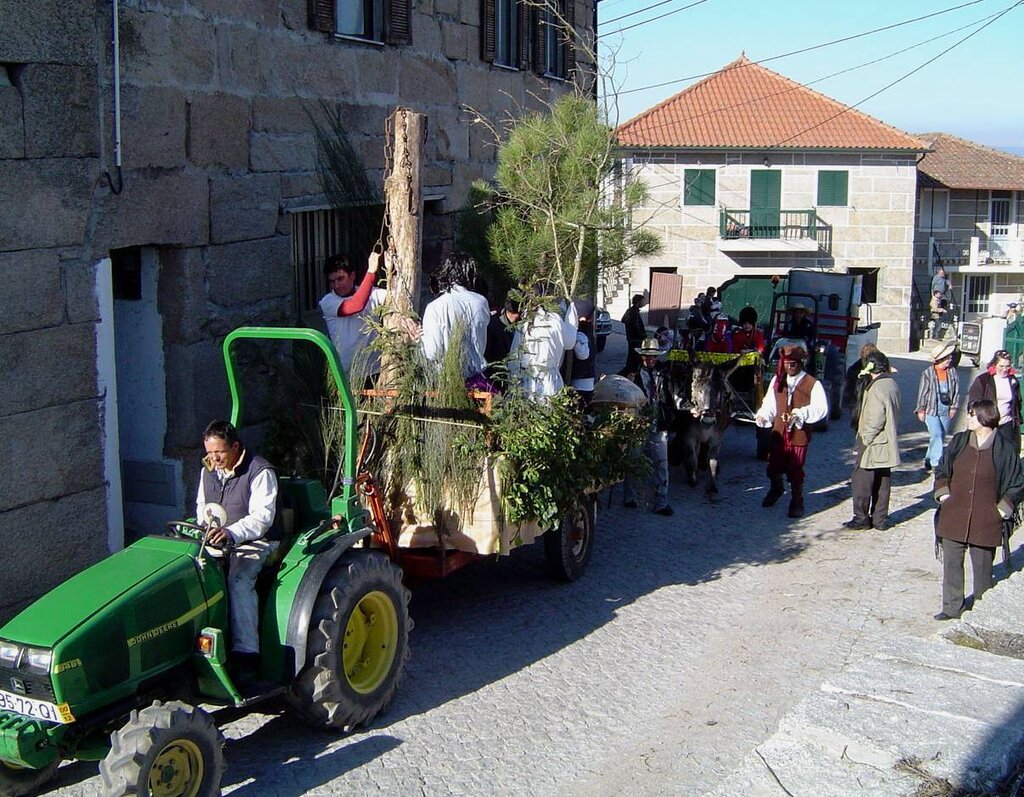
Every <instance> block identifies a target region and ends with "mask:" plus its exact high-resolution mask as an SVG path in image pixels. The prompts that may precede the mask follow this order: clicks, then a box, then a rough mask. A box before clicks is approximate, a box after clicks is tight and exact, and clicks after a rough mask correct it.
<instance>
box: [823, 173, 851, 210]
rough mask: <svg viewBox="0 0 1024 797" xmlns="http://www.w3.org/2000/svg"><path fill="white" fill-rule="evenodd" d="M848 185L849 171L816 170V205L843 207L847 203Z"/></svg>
mask: <svg viewBox="0 0 1024 797" xmlns="http://www.w3.org/2000/svg"><path fill="white" fill-rule="evenodd" d="M849 185H850V173H849V172H846V171H843V172H832V171H820V172H818V205H819V206H826V207H827V206H833V207H845V206H846V205H848V204H849V200H848V195H849Z"/></svg>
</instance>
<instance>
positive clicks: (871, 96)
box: [775, 0, 1024, 147]
mask: <svg viewBox="0 0 1024 797" xmlns="http://www.w3.org/2000/svg"><path fill="white" fill-rule="evenodd" d="M1022 4H1024V0H1017V2H1016V3H1014V4H1013V5H1010V6H1007V7H1006V8H1005V9H1003V11H1001V12H999V13H998V14H996V15H995V17H993V18H992V19H990V20H989V21H988V22H986V23H985V24H984V25H982V26H981V27H980V28H978V29H977V30H974V31H971V32H970V33H968V34H967V35H966V36H964V37H963V38H962V39H960V40H959V41H955V42H953V44H951V45H950V46H949V47H947V48H946V49H945V50H943V51H942V52H941V53H938V54H937V55H934V56H932V57H931V58H929V59H928V60H927V61H925V62H924V63H923V64H921V65H920V66H917V67H915V68H914V69H911V70H910V71H909V72H907V73H906V74H903V75H901V76H900V77H898V78H896V79H895V80H894V81H892V82H891V83H888V84H886V85H885V86H882V88H880V89H879V90H878V91H876V92H874V93H872V94H869V95H868V96H867V97H865V98H864V99H862V100H861V101H860V102H858V103H855V104H854V105H850V106H849V107H847V108H844V109H843V110H841V111H840V112H839V113H837V114H833V115H832V116H830V117H829V118H828V119H823V120H822V121H820V122H818V123H817V124H813V125H811V126H810V127H808V128H806V129H804V130H801V131H799V132H797V133H794V134H793V135H791V136H789V137H788V138H784V139H782V141H779V142H778V143H777V144H775V146H777V147H781V146H782V145H783V144H785V143H786V142H787V141H792V140H793V139H794V138H797V137H798V136H802V135H803V134H804V133H809V132H810V131H811V130H814V129H816V128H819V127H821V126H822V125H824V124H827V123H828V122H831V121H832V120H833V119H837V118H839V117H840V116H842V115H843V114H845V113H848V112H849V111H852V110H853V109H855V108H857V107H858V106H860V105H863V104H864V103H865V102H867V101H868V100H872V99H874V98H875V97H877V96H878V95H879V94H881V93H882V92H883V91H888V90H889V89H891V88H892V87H893V86H895V85H896V84H897V83H901V82H902V81H904V80H906V79H907V78H908V77H910V76H911V75H913V74H915V73H917V72H920V71H921V70H922V69H924V68H925V67H926V66H928V65H929V64H932V63H934V62H935V61H937V60H939V59H940V58H942V56H944V55H945V54H946V53H948V52H950V51H951V50H954V49H956V48H957V47H959V46H960V45H961V44H963V43H964V42H965V41H967V40H968V39H970V38H972V37H974V36H977V35H978V34H979V33H981V32H982V31H983V30H985V28H987V27H988V26H989V25H993V24H995V23H996V22H997V21H998V20H1000V19H1002V18H1003V17H1004V16H1006V15H1007V14H1009V13H1010V12H1011V11H1013V9H1015V8H1016V7H1017V6H1019V5H1022Z"/></svg>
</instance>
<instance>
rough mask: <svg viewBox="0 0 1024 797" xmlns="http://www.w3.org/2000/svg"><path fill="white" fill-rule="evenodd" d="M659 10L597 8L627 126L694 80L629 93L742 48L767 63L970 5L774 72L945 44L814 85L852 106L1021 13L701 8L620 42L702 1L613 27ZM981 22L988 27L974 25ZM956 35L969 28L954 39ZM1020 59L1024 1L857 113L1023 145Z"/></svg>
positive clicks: (784, 3)
mask: <svg viewBox="0 0 1024 797" xmlns="http://www.w3.org/2000/svg"><path fill="white" fill-rule="evenodd" d="M655 2H658V0H600V3H599V5H598V14H599V16H598V31H599V34H600V36H601V40H600V43H599V52H600V53H601V56H602V57H607V56H609V55H611V56H612V57H613V58H614V68H613V75H614V77H613V81H614V83H615V84H616V85H617V86H618V88H619V91H620V94H619V100H618V105H619V121H620V122H621V121H625V120H626V119H628V118H630V117H632V116H635V115H636V114H638V113H640V112H642V111H643V110H645V109H647V108H649V107H651V106H652V105H655V104H656V103H658V102H660V101H661V100H663V99H665V98H667V97H670V96H671V95H672V94H675V93H676V92H678V91H680V90H682V89H683V88H685V87H686V86H688V85H691V84H692V83H694V82H695V81H694V80H689V81H684V82H680V83H674V84H672V85H669V86H662V87H660V88H653V89H650V90H645V91H636V92H630V93H621V92H628V90H630V89H636V88H639V87H643V86H649V85H651V84H655V83H662V82H665V81H669V80H676V79H678V78H684V77H688V76H691V75H697V74H701V73H705V72H713V71H715V70H717V69H720V68H721V67H723V66H725V65H726V64H727V63H729V62H730V61H732V60H734V59H735V58H737V57H738V56H739V54H740V52H741V51H746V54H747V57H748V58H750V59H751V60H754V61H758V60H760V59H764V58H769V57H771V56H775V55H780V54H782V53H787V52H790V51H793V50H798V49H802V48H805V47H811V46H813V45H817V44H822V43H824V42H828V41H831V40H833V39H839V38H842V37H845V36H850V35H853V34H857V33H861V32H864V31H868V30H871V29H874V28H879V27H882V26H885V25H891V24H894V23H898V22H903V21H904V20H909V19H912V18H914V17H919V16H923V15H925V14H930V13H933V12H936V11H941V10H943V9H946V8H951V7H953V6H958V5H963V6H964V7H962V8H959V9H958V10H955V11H950V12H949V13H945V14H941V15H939V16H934V17H932V18H930V19H926V20H922V21H920V22H915V23H912V24H908V25H903V26H901V27H897V28H895V29H893V30H889V31H885V32H882V33H876V34H874V35H871V36H866V37H862V38H859V39H856V40H854V41H851V42H847V43H843V44H836V45H833V46H831V47H825V48H822V49H818V50H814V51H811V52H808V53H804V54H801V55H793V56H790V57H787V58H781V59H778V60H774V61H769V62H768V63H766V64H765V66H766V67H768V68H769V69H773V70H774V71H776V72H779V73H781V74H783V75H785V76H786V77H788V78H791V79H793V80H796V81H798V82H800V83H804V84H811V83H812V81H818V80H819V79H820V78H824V77H825V76H827V75H830V74H832V73H834V72H839V71H840V70H846V69H849V68H851V67H854V66H857V65H859V64H863V63H865V62H868V61H872V60H874V59H878V58H882V57H884V56H888V55H890V54H892V53H896V52H897V51H899V50H903V49H904V48H908V47H910V46H911V45H915V44H918V43H920V42H925V41H926V40H928V39H933V38H935V37H939V36H942V38H938V39H936V40H935V41H931V42H930V43H927V44H921V46H919V47H914V48H913V49H911V50H909V51H907V52H904V53H902V54H899V55H895V56H893V57H891V58H888V59H886V60H884V61H881V62H880V63H877V64H873V65H870V66H865V67H864V68H861V69H856V70H853V71H850V72H847V73H846V74H843V75H839V76H836V77H832V78H830V79H828V80H823V81H821V82H815V83H813V85H812V86H811V88H813V89H815V90H816V91H819V92H821V93H822V94H825V95H827V96H830V97H833V98H834V99H836V100H839V101H840V102H843V103H845V104H847V105H854V104H856V103H859V102H860V101H861V100H863V99H864V98H865V97H867V96H869V95H871V94H873V93H874V92H876V91H878V90H879V89H881V88H882V87H883V86H885V85H886V84H888V83H890V82H892V81H893V80H896V79H897V78H898V77H900V76H902V75H904V74H906V73H908V72H910V71H911V70H913V69H915V68H917V67H919V66H921V65H922V64H923V63H924V62H925V61H927V60H929V59H931V58H933V57H934V56H936V55H938V54H939V53H940V52H942V51H943V50H945V49H946V48H948V47H950V46H951V45H953V44H954V43H955V42H957V41H958V40H960V39H962V38H963V37H965V36H967V35H968V34H970V33H971V32H972V31H974V30H977V28H978V27H980V26H981V25H982V24H984V21H987V19H986V18H989V17H991V16H992V15H995V14H998V13H999V12H1001V11H1004V10H1006V9H1007V8H1010V7H1011V6H1014V4H1015V0H976V1H975V2H970V0H933V1H932V2H924V1H923V0H899V1H898V2H895V1H894V0H889V1H888V2H880V0H852V2H845V3H836V2H828V0H818V2H810V1H809V0H762V2H755V1H754V0H703V2H699V3H698V4H696V5H694V6H693V7H692V8H689V9H686V10H682V11H679V12H678V13H675V14H672V15H671V16H667V17H665V18H663V19H660V20H658V21H656V22H651V23H649V24H643V25H640V26H638V27H635V28H633V29H632V30H627V31H624V32H622V33H615V31H617V30H618V29H619V28H622V27H624V26H628V25H632V24H634V23H637V22H640V21H642V20H645V19H648V18H650V17H655V16H658V15H660V14H664V13H666V12H669V11H673V10H675V9H679V8H682V7H683V6H686V5H689V4H691V3H693V2H694V0H669V2H666V3H665V4H664V5H661V6H659V7H657V8H654V9H652V10H650V11H648V12H645V13H641V14H636V15H635V16H630V17H628V18H626V19H622V20H620V21H613V20H614V18H615V17H619V16H621V15H624V14H629V13H630V12H632V11H637V10H639V9H641V8H644V7H646V6H650V5H653V4H654V3H655ZM975 22H977V23H978V24H977V25H973V26H972V25H971V23H975ZM966 26H970V27H966ZM957 28H963V29H962V30H960V31H959V32H952V31H954V30H955V29H957ZM943 34H949V35H945V36H943ZM1022 50H1024V2H1019V3H1017V4H1016V5H1015V7H1013V8H1012V10H1010V11H1009V12H1008V13H1006V14H1005V15H1004V16H1002V17H1001V18H1000V19H998V20H996V21H995V22H993V23H992V24H991V25H989V26H988V27H986V28H985V29H984V30H982V31H980V32H979V33H977V34H976V35H974V36H973V37H971V38H969V39H967V41H965V42H963V43H962V44H960V45H959V46H957V47H955V48H954V49H952V50H951V51H950V52H948V53H946V54H945V55H943V56H941V57H940V58H938V60H936V61H934V62H933V63H931V64H929V65H927V66H924V67H923V68H922V69H920V71H918V72H916V73H915V74H913V75H911V76H910V77H908V78H907V79H906V80H903V81H902V82H900V83H897V84H896V85H895V86H893V87H892V88H890V89H888V90H886V91H884V92H882V93H881V94H880V95H878V96H877V97H875V98H873V99H870V100H868V101H867V102H865V103H864V104H862V105H858V109H859V110H862V111H864V112H865V113H868V114H870V115H872V116H874V117H876V118H878V119H880V120H882V121H883V122H886V123H888V124H891V125H893V126H895V127H898V128H900V129H902V130H906V131H908V132H911V133H923V132H929V131H942V132H947V133H952V134H954V135H958V136H962V137H964V138H968V139H971V140H972V141H977V142H980V143H982V144H988V145H989V146H994V147H1001V148H1006V147H1014V148H1021V147H1024V57H1022V55H1021V52H1022ZM1022 151H1024V150H1022Z"/></svg>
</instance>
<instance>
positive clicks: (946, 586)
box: [942, 537, 996, 617]
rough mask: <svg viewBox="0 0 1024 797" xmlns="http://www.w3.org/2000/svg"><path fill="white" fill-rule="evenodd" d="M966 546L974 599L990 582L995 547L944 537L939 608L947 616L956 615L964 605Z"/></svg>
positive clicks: (983, 592) (976, 598)
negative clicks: (969, 555) (968, 552)
mask: <svg viewBox="0 0 1024 797" xmlns="http://www.w3.org/2000/svg"><path fill="white" fill-rule="evenodd" d="M968 548H970V551H971V576H972V579H973V586H974V600H975V601H977V600H978V599H979V598H980V597H981V596H982V595H984V594H985V591H986V590H987V589H988V588H989V587H991V586H992V563H993V562H994V561H995V558H996V549H995V548H985V547H983V546H981V545H970V544H969V543H966V542H957V541H956V540H947V539H946V538H945V537H943V539H942V611H943V612H945V613H946V614H948V615H949V616H950V617H959V616H960V612H962V611H963V609H964V553H965V552H966V551H967V549H968Z"/></svg>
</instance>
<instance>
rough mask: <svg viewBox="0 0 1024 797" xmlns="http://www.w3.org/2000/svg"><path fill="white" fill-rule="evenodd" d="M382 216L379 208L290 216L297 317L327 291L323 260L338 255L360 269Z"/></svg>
mask: <svg viewBox="0 0 1024 797" xmlns="http://www.w3.org/2000/svg"><path fill="white" fill-rule="evenodd" d="M383 216H384V208H383V206H382V205H369V206H365V207H353V208H345V209H334V208H331V209H327V210H309V211H302V212H297V213H293V214H292V267H293V268H294V293H295V306H296V311H297V312H296V316H297V318H299V319H301V318H302V314H303V313H309V312H312V311H314V310H316V309H317V305H318V304H319V302H320V299H321V297H322V296H323V295H324V294H325V293H326V292H327V278H326V277H325V276H324V261H325V260H326V259H327V258H328V257H329V256H330V255H333V254H335V253H337V252H341V253H342V254H346V255H348V256H349V258H350V259H351V261H352V263H353V264H355V265H357V266H360V267H362V266H363V264H364V263H365V262H366V256H367V254H369V252H370V250H371V249H372V248H373V244H374V240H373V239H375V238H376V236H377V234H378V232H379V231H380V228H381V219H382V218H383Z"/></svg>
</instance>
